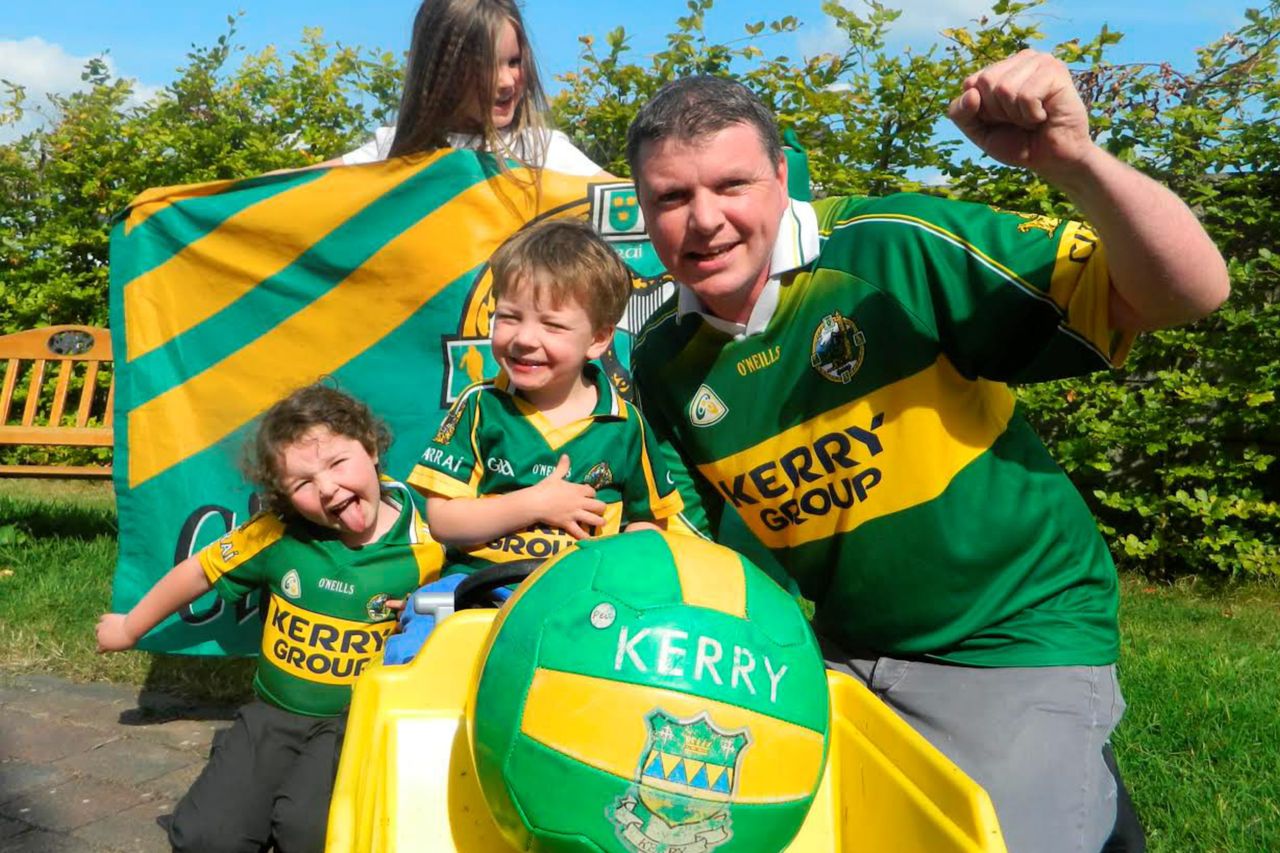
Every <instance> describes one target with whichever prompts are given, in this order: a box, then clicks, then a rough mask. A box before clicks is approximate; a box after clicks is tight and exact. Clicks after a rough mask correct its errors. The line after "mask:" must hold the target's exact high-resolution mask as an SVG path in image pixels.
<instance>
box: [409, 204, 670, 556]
mask: <svg viewBox="0 0 1280 853" xmlns="http://www.w3.org/2000/svg"><path fill="white" fill-rule="evenodd" d="M490 264H491V267H492V269H493V294H494V299H495V303H496V305H495V309H494V314H493V332H492V337H493V354H494V357H495V358H496V359H497V361H498V364H499V366H500V367H501V368H502V372H501V374H500V375H499V376H498V378H497V379H495V380H492V381H487V382H480V383H477V384H475V385H472V386H471V387H469V388H468V389H467V390H466V391H464V392H463V393H462V395H461V396H460V397H459V398H458V399H457V401H456V402H455V403H454V404H453V407H452V408H451V409H450V410H449V413H448V415H447V416H446V417H445V419H444V422H443V423H442V424H441V425H440V431H439V432H438V433H436V437H435V439H434V440H433V441H432V443H431V444H430V445H429V446H428V447H427V449H426V451H425V452H424V453H423V454H422V457H421V459H420V460H419V462H418V464H417V466H416V467H415V468H414V469H413V472H412V473H411V474H410V475H409V483H410V485H412V486H414V487H415V488H417V489H419V490H420V491H422V492H423V493H424V494H426V495H427V514H428V518H430V520H431V530H432V534H433V535H434V536H435V537H436V538H437V539H438V540H439V541H441V542H443V543H445V544H446V545H450V546H456V548H457V549H458V550H456V551H451V552H450V562H451V564H452V565H451V567H450V569H449V570H448V571H449V572H453V571H464V572H471V571H474V570H476V569H478V568H481V567H483V566H486V565H491V564H494V563H503V562H511V561H514V560H524V559H530V558H533V559H544V558H547V557H551V556H554V555H555V554H557V553H558V552H560V551H561V550H563V549H564V548H565V547H567V546H568V545H570V544H572V543H573V542H574V541H575V540H577V539H581V538H583V537H585V536H591V535H608V534H612V533H617V532H619V531H620V530H622V529H636V528H637V527H638V526H644V527H661V526H665V522H666V519H668V518H669V517H671V516H672V515H674V514H676V513H678V512H679V511H680V509H681V508H682V503H681V500H680V496H679V494H678V493H677V492H676V490H675V488H674V486H673V485H672V482H671V479H670V477H669V476H668V472H667V468H666V467H665V464H664V463H663V461H662V459H661V458H659V456H658V455H657V454H656V451H655V448H656V446H657V445H656V443H655V440H654V438H653V434H652V433H651V432H650V430H649V427H648V426H647V425H646V424H645V422H644V421H643V420H642V419H641V417H640V413H639V412H638V411H637V410H636V409H635V407H634V406H632V405H631V404H630V403H628V402H626V401H625V400H623V399H622V397H621V396H619V395H618V393H617V392H616V391H615V390H614V389H613V386H612V385H610V384H609V381H608V379H607V378H606V377H605V376H604V374H603V372H602V371H601V370H600V369H599V368H597V367H596V366H595V365H593V364H591V363H590V362H591V360H592V359H595V358H598V357H599V356H600V355H602V354H603V353H604V352H605V350H606V349H608V347H609V344H610V342H611V341H612V340H613V332H614V326H615V325H616V324H617V323H618V321H619V319H621V317H622V312H623V310H624V309H625V308H626V305H627V299H628V297H629V296H630V294H631V274H630V272H629V271H628V270H627V268H626V265H624V264H623V263H622V261H621V259H619V258H618V256H617V254H616V253H615V252H614V251H613V250H612V249H610V248H609V246H608V244H606V243H605V242H604V241H603V240H601V239H600V238H599V237H598V236H597V235H596V234H595V232H594V231H592V230H591V228H590V227H589V226H588V225H586V224H585V223H583V222H579V221H575V220H567V219H554V220H550V221H546V222H543V223H540V224H537V225H533V226H531V227H529V228H526V229H525V230H523V231H520V232H519V233H517V234H516V235H514V236H513V237H511V238H510V239H509V240H507V241H506V242H505V243H503V244H502V246H500V247H499V248H498V250H497V251H496V252H494V254H493V257H492V259H491V260H490Z"/></svg>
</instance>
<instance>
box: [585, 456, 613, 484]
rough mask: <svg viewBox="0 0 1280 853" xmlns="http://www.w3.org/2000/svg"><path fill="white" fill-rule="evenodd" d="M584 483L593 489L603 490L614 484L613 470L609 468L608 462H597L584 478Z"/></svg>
mask: <svg viewBox="0 0 1280 853" xmlns="http://www.w3.org/2000/svg"><path fill="white" fill-rule="evenodd" d="M582 482H584V483H586V484H587V485H588V486H590V487H591V488H593V489H603V488H604V487H605V486H608V485H610V484H612V483H613V469H612V468H610V467H609V463H608V462H597V463H596V464H595V465H592V466H591V470H590V471H588V472H587V476H585V477H583V478H582Z"/></svg>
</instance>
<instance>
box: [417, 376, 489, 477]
mask: <svg viewBox="0 0 1280 853" xmlns="http://www.w3.org/2000/svg"><path fill="white" fill-rule="evenodd" d="M484 388H485V386H484V385H482V384H476V385H472V386H470V387H468V388H467V389H466V390H465V391H463V392H462V394H461V395H460V396H459V397H458V399H457V400H455V401H454V403H453V406H452V407H450V409H449V412H448V414H446V415H445V416H444V420H443V421H441V422H440V428H439V429H438V430H437V431H436V434H435V437H434V438H433V439H431V443H430V444H428V445H427V448H426V450H424V451H423V452H422V456H421V457H419V458H418V463H417V464H416V465H414V466H413V471H411V472H410V473H409V477H408V482H409V485H411V486H413V487H414V488H415V489H417V490H418V491H420V492H423V493H424V494H430V495H435V496H438V497H442V498H474V497H476V496H477V495H478V494H479V489H480V477H481V475H482V474H483V467H482V463H481V459H482V458H483V457H482V455H481V453H480V447H479V443H478V439H477V436H478V434H479V429H480V417H481V405H480V403H481V399H482V398H483V397H484Z"/></svg>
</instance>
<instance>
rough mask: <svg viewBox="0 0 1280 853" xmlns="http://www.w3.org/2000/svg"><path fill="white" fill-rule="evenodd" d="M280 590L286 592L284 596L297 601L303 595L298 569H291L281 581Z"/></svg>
mask: <svg viewBox="0 0 1280 853" xmlns="http://www.w3.org/2000/svg"><path fill="white" fill-rule="evenodd" d="M280 589H282V590H284V594H285V595H287V596H289V598H293V599H296V598H297V597H298V596H300V595H302V580H301V579H300V578H299V577H298V570H297V569H290V570H289V571H288V573H287V574H286V575H285V576H284V577H283V578H282V579H281V580H280Z"/></svg>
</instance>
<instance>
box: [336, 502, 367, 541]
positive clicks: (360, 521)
mask: <svg viewBox="0 0 1280 853" xmlns="http://www.w3.org/2000/svg"><path fill="white" fill-rule="evenodd" d="M329 515H331V516H332V517H333V518H336V519H337V520H338V522H339V523H340V524H341V525H342V526H343V527H345V528H347V529H348V530H350V531H353V532H355V533H359V532H360V531H362V530H364V528H365V523H364V522H365V518H364V510H362V509H361V507H360V497H359V495H352V496H351V497H349V498H347V499H346V500H344V501H341V502H339V503H336V504H334V505H333V506H331V507H329Z"/></svg>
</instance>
